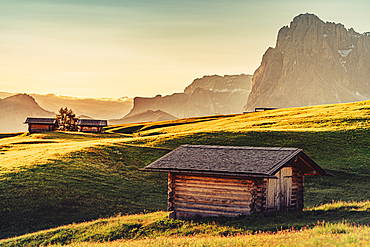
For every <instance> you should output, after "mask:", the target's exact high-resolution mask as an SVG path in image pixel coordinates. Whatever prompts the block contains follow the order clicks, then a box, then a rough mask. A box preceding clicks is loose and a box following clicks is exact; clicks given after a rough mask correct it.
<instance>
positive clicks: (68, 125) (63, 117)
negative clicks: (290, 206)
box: [55, 107, 78, 131]
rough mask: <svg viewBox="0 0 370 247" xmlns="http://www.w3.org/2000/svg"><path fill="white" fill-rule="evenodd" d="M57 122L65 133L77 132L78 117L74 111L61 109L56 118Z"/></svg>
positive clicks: (58, 126)
mask: <svg viewBox="0 0 370 247" xmlns="http://www.w3.org/2000/svg"><path fill="white" fill-rule="evenodd" d="M55 118H56V120H57V128H59V129H60V130H63V131H77V130H78V127H77V121H78V117H76V114H74V113H73V110H72V109H68V108H67V107H65V108H63V107H62V108H60V110H59V112H58V114H57V115H56V116H55Z"/></svg>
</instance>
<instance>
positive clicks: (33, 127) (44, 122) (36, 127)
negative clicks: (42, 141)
mask: <svg viewBox="0 0 370 247" xmlns="http://www.w3.org/2000/svg"><path fill="white" fill-rule="evenodd" d="M24 123H25V124H28V132H30V133H39V132H49V131H54V130H55V129H56V126H57V120H56V119H55V118H27V119H26V121H25V122H24Z"/></svg>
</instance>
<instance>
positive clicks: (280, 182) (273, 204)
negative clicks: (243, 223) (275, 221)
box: [266, 167, 292, 212]
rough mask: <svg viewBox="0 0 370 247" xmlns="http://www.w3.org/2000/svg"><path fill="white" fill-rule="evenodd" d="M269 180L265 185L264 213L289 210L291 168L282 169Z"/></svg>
mask: <svg viewBox="0 0 370 247" xmlns="http://www.w3.org/2000/svg"><path fill="white" fill-rule="evenodd" d="M275 176H276V177H277V178H278V179H271V178H270V179H269V180H268V184H267V198H266V211H267V212H269V211H276V210H289V208H290V205H291V197H292V168H291V167H284V168H283V169H281V170H280V171H279V172H277V173H276V174H275Z"/></svg>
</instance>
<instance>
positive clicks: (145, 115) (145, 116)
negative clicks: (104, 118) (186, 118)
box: [109, 110, 177, 125]
mask: <svg viewBox="0 0 370 247" xmlns="http://www.w3.org/2000/svg"><path fill="white" fill-rule="evenodd" d="M174 119H177V118H176V117H174V116H172V115H170V114H168V113H166V112H164V111H161V110H157V111H152V110H147V111H146V112H141V113H138V114H135V115H133V116H128V117H124V118H121V119H115V120H109V125H114V124H126V123H139V122H151V121H165V120H174Z"/></svg>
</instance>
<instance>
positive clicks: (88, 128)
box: [77, 119, 107, 133]
mask: <svg viewBox="0 0 370 247" xmlns="http://www.w3.org/2000/svg"><path fill="white" fill-rule="evenodd" d="M77 126H78V131H80V132H89V133H101V132H102V130H103V127H105V126H107V120H95V119H79V120H78V121H77Z"/></svg>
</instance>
